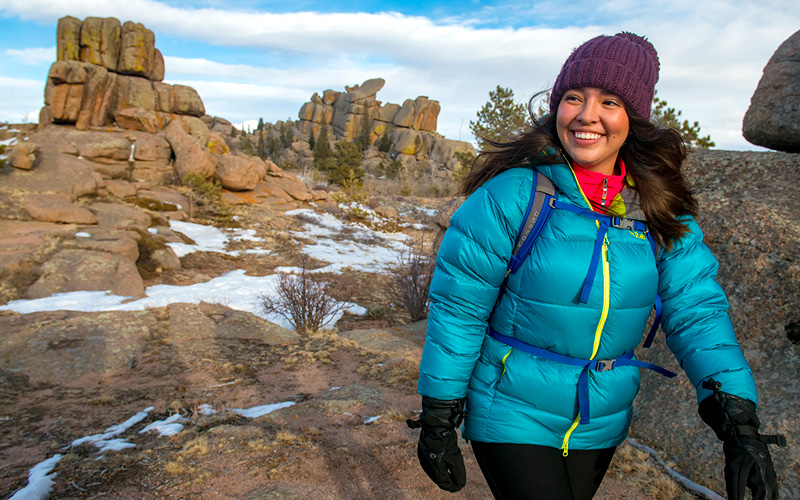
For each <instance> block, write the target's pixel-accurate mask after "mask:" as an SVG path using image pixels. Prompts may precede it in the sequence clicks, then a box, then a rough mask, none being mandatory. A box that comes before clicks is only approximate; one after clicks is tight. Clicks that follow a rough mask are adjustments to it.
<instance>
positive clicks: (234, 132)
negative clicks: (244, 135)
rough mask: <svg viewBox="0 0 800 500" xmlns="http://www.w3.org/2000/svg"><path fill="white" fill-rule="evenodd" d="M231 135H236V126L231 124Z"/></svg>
mask: <svg viewBox="0 0 800 500" xmlns="http://www.w3.org/2000/svg"><path fill="white" fill-rule="evenodd" d="M231 137H236V127H234V126H233V125H231Z"/></svg>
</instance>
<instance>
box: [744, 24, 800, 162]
mask: <svg viewBox="0 0 800 500" xmlns="http://www.w3.org/2000/svg"><path fill="white" fill-rule="evenodd" d="M742 132H743V133H744V138H745V139H747V140H748V141H750V142H751V143H753V144H756V145H758V146H764V147H765V148H769V149H775V150H778V151H785V152H787V153H800V31H798V32H796V33H795V34H794V35H792V36H790V37H789V38H788V39H787V40H786V41H785V42H783V43H782V44H781V46H780V47H778V50H776V51H775V53H774V54H773V55H772V57H771V58H770V60H769V62H768V63H767V65H766V66H765V67H764V75H763V76H762V77H761V81H759V82H758V88H756V91H755V93H754V94H753V97H752V99H751V100H750V108H748V110H747V113H746V114H745V115H744V123H743V126H742Z"/></svg>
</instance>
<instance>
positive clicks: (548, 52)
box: [0, 0, 800, 149]
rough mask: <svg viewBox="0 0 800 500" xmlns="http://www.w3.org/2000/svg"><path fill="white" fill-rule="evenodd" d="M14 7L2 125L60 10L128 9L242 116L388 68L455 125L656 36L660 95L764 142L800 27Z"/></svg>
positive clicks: (217, 104)
mask: <svg viewBox="0 0 800 500" xmlns="http://www.w3.org/2000/svg"><path fill="white" fill-rule="evenodd" d="M643 3H644V2H640V1H639V0H614V1H606V2H599V1H584V0H577V1H570V0H564V1H529V2H509V1H502V0H498V1H478V0H474V1H458V2H457V1H450V2H442V1H432V0H426V1H417V2H413V1H402V2H401V1H388V2H367V1H363V0H354V1H349V2H323V1H316V0H296V1H294V2H286V1H285V0H284V1H280V2H277V1H256V0H239V1H236V0H227V1H221V0H206V1H195V2H189V1H182V0H160V1H159V0H125V1H110V0H0V56H1V57H0V92H1V93H0V96H2V97H0V121H12V122H20V121H31V122H33V121H36V120H37V117H38V110H39V108H40V107H41V106H42V100H43V97H42V93H43V89H44V83H45V78H46V75H47V71H48V68H49V66H50V64H51V63H52V61H53V60H54V58H55V31H56V23H57V21H58V18H59V17H62V16H64V15H72V16H75V17H78V18H81V19H83V18H85V17H89V16H97V17H107V16H113V17H117V18H118V19H120V20H121V21H123V22H124V21H126V20H132V21H136V22H141V23H143V24H144V25H145V26H147V27H148V28H150V29H151V30H153V32H154V33H155V35H156V46H157V47H158V48H159V49H160V50H161V52H162V53H163V54H164V56H165V62H166V76H165V81H167V82H168V83H182V84H186V85H192V86H193V87H195V88H196V89H197V90H198V92H199V93H200V96H201V97H202V98H203V101H204V103H205V105H206V110H207V112H208V113H209V114H212V115H216V116H221V117H224V118H227V119H229V120H231V121H234V122H240V121H243V120H248V119H252V120H257V119H258V118H259V117H263V118H264V119H265V120H266V121H272V122H274V121H277V120H281V119H286V118H292V119H294V118H296V117H297V112H298V110H299V109H300V106H301V105H302V104H303V103H304V102H305V101H307V100H309V99H310V97H311V95H312V94H313V93H314V92H320V93H321V92H322V91H323V90H325V89H329V88H330V89H335V90H343V89H344V86H345V85H353V84H356V83H361V82H363V81H364V80H366V79H369V78H375V77H381V78H384V79H385V80H386V86H385V87H384V88H383V90H381V92H380V93H379V94H378V99H380V100H382V101H383V102H395V103H399V104H402V102H403V101H404V100H405V99H409V98H410V99H413V98H415V97H417V96H419V95H424V96H428V97H430V98H432V99H436V100H438V101H439V102H440V103H441V105H442V111H441V113H440V115H439V132H440V133H442V134H444V135H445V136H447V137H449V138H454V139H461V140H472V135H471V133H470V131H469V121H470V120H474V119H475V115H476V113H477V111H478V109H480V107H481V105H483V104H484V103H485V102H486V100H487V98H488V93H489V91H490V90H492V89H494V88H495V87H496V86H497V85H502V86H504V87H510V88H512V89H513V90H514V92H515V96H516V98H517V99H518V100H519V101H520V102H525V101H527V99H528V98H529V97H531V96H532V95H534V94H535V93H536V92H538V91H540V90H545V89H547V88H548V87H549V86H551V85H552V84H553V82H554V81H555V77H556V76H557V74H558V71H559V69H560V66H561V64H562V63H563V61H564V60H565V59H566V57H567V56H568V55H569V53H570V51H571V50H572V49H573V48H574V47H576V46H578V45H580V44H581V43H582V42H583V41H585V40H588V39H589V38H592V37H594V36H596V35H599V34H613V33H616V32H619V31H623V30H625V31H633V32H635V33H638V34H640V35H645V36H647V37H648V38H649V39H650V40H651V41H652V42H653V44H654V45H655V47H656V49H657V50H658V52H659V57H660V60H661V68H662V69H661V78H660V80H659V83H658V85H657V86H656V89H657V90H658V92H659V96H660V97H662V98H664V99H666V100H667V101H668V102H669V104H670V105H671V106H674V107H676V108H678V109H680V110H682V111H683V114H684V117H685V118H688V119H690V120H692V121H694V120H697V121H699V122H700V124H701V126H702V130H703V132H704V133H708V134H711V136H712V139H714V140H715V141H716V142H717V147H718V148H723V149H757V148H755V147H753V146H751V145H750V144H749V143H747V142H746V141H745V140H744V139H743V138H742V136H741V122H742V118H743V116H744V113H745V112H746V111H747V107H748V106H749V104H750V97H751V96H752V94H753V92H754V90H755V88H756V86H757V84H758V81H759V79H760V78H761V73H762V70H763V68H764V65H765V64H766V63H767V61H768V60H769V58H770V57H771V56H772V54H773V52H774V51H775V49H777V47H778V46H779V45H780V44H781V43H782V42H783V41H784V40H786V39H787V38H788V37H789V36H791V35H792V34H793V33H794V32H795V31H797V30H798V28H800V4H799V3H798V2H797V1H796V0H763V1H759V2H753V1H720V0H704V1H697V0H669V1H667V0H653V1H650V2H647V3H646V5H642V4H643Z"/></svg>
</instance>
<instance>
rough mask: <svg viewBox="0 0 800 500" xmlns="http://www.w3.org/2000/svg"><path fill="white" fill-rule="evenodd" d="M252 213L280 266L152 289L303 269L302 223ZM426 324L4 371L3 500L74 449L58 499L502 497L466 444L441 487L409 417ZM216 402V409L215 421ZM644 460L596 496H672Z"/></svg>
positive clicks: (368, 289) (197, 268) (227, 342)
mask: <svg viewBox="0 0 800 500" xmlns="http://www.w3.org/2000/svg"><path fill="white" fill-rule="evenodd" d="M237 211H238V212H239V213H238V215H240V219H239V222H240V223H241V225H242V227H245V228H247V227H255V228H258V229H259V232H274V233H275V234H276V235H280V234H283V235H284V236H282V237H278V236H275V237H274V248H275V249H276V250H275V252H274V253H275V254H277V255H280V257H277V258H273V257H270V258H269V259H265V258H263V257H261V258H254V257H247V258H242V259H239V260H236V261H233V260H232V259H230V258H229V257H228V256H225V255H221V254H211V253H208V254H198V255H194V254H193V255H192V256H190V257H187V258H184V259H183V264H184V265H183V269H181V270H180V271H174V272H172V273H164V274H163V275H161V276H158V277H156V278H154V279H152V280H150V282H149V283H147V284H148V285H152V284H155V283H170V284H189V283H192V282H197V281H200V280H202V279H208V278H209V277H213V276H217V275H219V274H221V273H222V272H225V271H228V270H231V269H240V268H244V269H247V270H248V272H249V273H253V274H267V273H271V272H272V270H273V269H274V268H275V267H277V266H283V265H299V263H300V260H301V257H300V255H299V253H297V250H298V246H297V244H296V243H294V242H292V241H291V239H290V238H288V237H285V234H286V233H285V230H286V229H291V228H292V227H293V224H295V223H294V222H293V221H292V220H286V219H283V218H280V217H281V216H280V214H279V212H280V211H279V210H271V209H267V208H264V207H244V208H239V209H237ZM255 223H258V224H259V225H258V226H255V225H254V224H255ZM341 279H343V280H351V285H352V286H351V287H350V288H349V289H350V290H351V291H353V290H355V292H352V297H353V298H354V299H355V301H356V302H358V303H359V304H362V305H365V306H367V307H371V306H375V305H379V304H386V303H388V302H389V301H388V300H387V298H386V292H385V279H386V278H385V277H378V278H376V277H375V276H374V275H368V274H364V273H346V274H345V276H344V277H343V278H341ZM156 313H157V314H160V313H161V312H160V311H156ZM6 314H11V313H6ZM424 327H425V325H424V322H416V323H415V322H411V321H410V318H409V317H408V314H407V313H406V312H405V311H403V310H401V309H399V308H397V307H393V306H389V307H385V308H383V309H381V310H380V311H378V312H375V313H373V314H370V315H369V316H364V317H356V316H346V317H345V318H344V319H343V320H341V321H340V322H339V323H338V325H337V329H335V330H330V331H324V332H323V333H320V334H316V335H310V336H309V335H293V336H291V337H289V338H287V339H286V341H283V342H272V343H267V342H263V341H258V340H254V339H247V338H209V339H199V340H192V341H188V342H187V341H184V342H178V341H173V340H172V339H170V338H167V336H166V334H165V333H164V332H160V331H157V330H155V331H153V332H151V335H150V337H149V338H148V339H147V341H146V343H145V344H144V347H143V349H142V352H141V355H140V356H139V357H138V358H137V359H136V362H135V363H132V366H130V367H126V368H124V369H118V370H113V371H107V372H103V373H91V374H86V375H84V376H81V377H79V378H77V379H74V380H66V381H63V383H58V384H55V383H51V384H50V383H42V382H32V381H31V379H30V377H28V376H27V375H25V374H24V373H12V372H9V371H3V370H0V408H1V410H0V411H2V414H0V498H9V497H10V496H11V495H12V494H13V493H14V492H15V491H17V490H18V489H20V488H21V487H23V486H25V484H26V483H27V475H28V471H29V470H30V469H31V468H32V467H33V466H34V465H36V464H37V463H39V462H41V461H43V460H45V459H47V458H49V457H51V456H53V455H54V454H56V453H60V454H63V458H62V459H61V460H60V461H59V462H58V464H57V465H56V467H55V469H54V472H55V473H56V474H57V476H56V477H55V484H54V486H53V489H52V492H51V494H50V496H49V498H53V499H73V498H74V499H78V498H81V499H90V498H109V499H112V498H124V499H133V498H136V499H150V498H170V499H190V498H191V499H242V500H244V499H276V500H277V499H314V500H323V499H362V498H363V499H366V498H375V499H409V500H410V499H422V498H425V499H437V498H442V499H444V498H463V499H489V498H491V494H490V492H489V489H488V487H487V486H486V484H485V482H484V480H483V478H482V475H481V473H480V471H479V469H478V466H477V464H476V462H475V459H474V456H473V454H472V452H471V449H470V447H469V445H467V444H466V443H464V442H463V441H462V442H461V445H462V446H461V449H462V451H463V452H464V459H465V463H466V467H467V475H468V478H469V479H468V484H467V486H466V487H465V488H464V489H463V490H462V491H461V492H459V493H457V494H455V495H451V494H449V493H446V492H443V491H441V490H439V489H438V488H437V487H436V486H435V485H434V484H433V483H432V482H431V481H430V480H429V479H428V478H427V476H425V474H424V473H423V472H422V470H421V468H420V467H419V465H418V463H417V458H416V454H415V446H416V440H417V437H418V432H419V431H416V430H411V429H409V428H408V427H407V426H406V424H405V419H407V418H413V417H414V416H415V415H417V413H416V412H417V410H418V409H419V397H418V396H417V395H416V394H415V391H414V384H415V379H416V370H417V363H418V361H419V355H420V353H421V350H422V345H423V342H424ZM284 401H291V402H294V403H295V404H294V405H292V406H289V407H286V408H283V409H280V410H277V411H274V412H272V413H270V414H268V415H264V416H261V417H258V418H252V419H251V418H246V417H243V416H241V415H239V414H237V413H235V412H231V411H228V410H229V409H231V408H250V407H254V406H259V405H265V404H273V403H279V402H284ZM204 404H207V405H210V407H211V408H213V409H216V410H217V413H216V414H213V415H204V414H202V413H201V411H200V410H201V408H202V405H204ZM148 407H153V410H151V411H150V412H149V413H148V415H147V417H146V418H145V419H144V420H143V421H142V422H141V423H139V424H137V425H135V426H133V427H132V428H131V429H129V430H128V431H126V432H124V433H123V434H122V435H120V436H118V437H121V438H124V439H125V440H126V441H127V442H129V443H132V444H134V445H135V447H132V448H128V449H124V450H121V451H110V452H104V453H102V454H100V453H98V450H97V448H95V447H94V446H93V445H91V444H82V445H78V446H70V443H72V442H73V441H74V440H76V439H78V438H81V437H84V436H88V435H92V434H98V433H102V432H104V430H105V429H107V428H108V427H110V426H112V425H116V424H120V423H122V422H124V421H125V420H127V419H129V418H130V417H132V416H133V415H135V414H136V413H137V412H141V411H143V410H145V409H146V408H148ZM176 413H180V414H181V415H182V416H184V417H185V419H186V421H185V422H184V425H185V428H184V429H183V431H182V432H180V433H178V434H176V435H173V436H170V437H162V436H159V435H158V434H157V433H155V432H147V433H144V434H140V433H139V432H138V431H140V430H141V429H142V428H143V427H144V426H145V425H146V424H148V423H151V422H153V421H156V420H161V419H164V418H166V417H169V416H171V415H174V414H176ZM374 417H378V418H377V419H375V418H374ZM368 422H370V423H368ZM638 460H640V461H646V458H643V457H639V458H638ZM640 465H641V464H636V463H634V464H631V463H630V461H628V462H627V463H622V462H620V460H618V461H616V462H615V464H614V465H613V468H612V471H611V472H610V473H609V474H608V476H607V477H606V479H605V481H604V482H603V484H602V486H601V489H600V491H599V493H598V494H597V496H596V498H597V499H600V500H610V499H627V500H657V499H658V498H665V497H664V496H661V495H658V492H657V491H656V492H654V491H652V486H650V488H651V490H649V491H646V488H645V487H644V486H643V484H644V483H642V482H636V481H634V480H633V479H631V480H627V479H626V478H628V479H630V478H633V477H634V476H636V474H633V472H630V471H632V470H633V469H635V468H636V467H639V466H640ZM640 468H641V467H640ZM648 470H651V471H652V469H648ZM629 472H630V473H629ZM648 474H650V475H659V474H660V473H659V472H648ZM629 476H630V477H629ZM662 476H663V475H662ZM661 479H662V480H664V481H669V480H668V479H663V477H662V478H661ZM670 498H673V499H674V498H688V497H687V496H686V495H685V494H682V493H681V494H679V495H678V496H673V497H670Z"/></svg>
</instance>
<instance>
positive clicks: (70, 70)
mask: <svg viewBox="0 0 800 500" xmlns="http://www.w3.org/2000/svg"><path fill="white" fill-rule="evenodd" d="M56 54H57V60H56V62H55V63H53V65H52V66H51V67H50V72H49V73H48V78H47V86H46V87H45V98H44V104H45V105H44V107H43V108H42V110H41V112H40V114H39V123H40V125H42V126H44V125H46V124H48V123H63V124H74V125H75V128H77V129H79V130H87V129H88V128H89V127H91V126H95V127H99V126H103V125H111V124H114V123H116V124H117V125H119V126H120V127H122V128H125V129H128V130H141V131H145V132H150V133H155V132H157V131H158V130H161V129H163V128H164V127H166V126H167V124H168V123H169V122H170V121H171V120H172V119H173V118H174V115H189V116H196V117H200V116H203V115H204V114H205V108H204V107H203V101H202V100H201V99H200V96H199V95H198V94H197V92H196V91H195V90H194V89H193V88H191V87H187V86H185V85H168V84H166V83H163V82H162V81H161V80H163V79H164V58H163V56H162V55H161V52H160V51H159V50H158V49H157V48H155V35H153V32H152V31H150V30H149V29H147V28H145V27H144V26H143V25H142V24H140V23H134V22H131V21H126V22H125V23H124V24H120V22H119V20H118V19H115V18H113V17H108V18H98V17H88V18H86V19H85V20H83V21H81V20H80V19H76V18H74V17H69V16H68V17H63V18H61V19H59V21H58V33H57V38H56Z"/></svg>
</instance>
